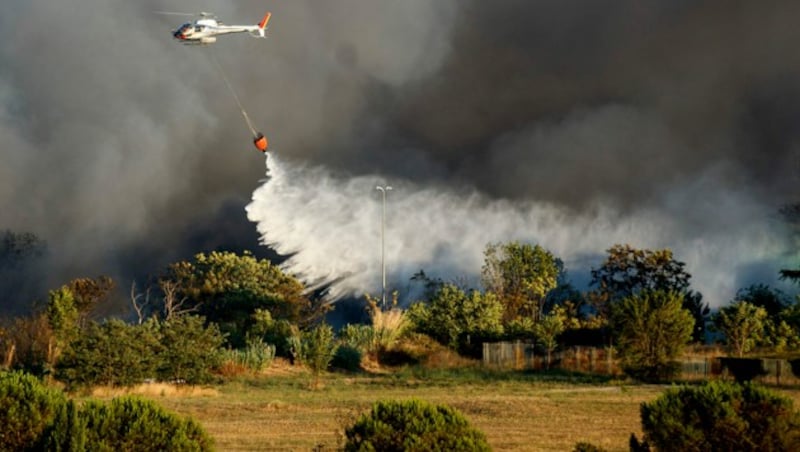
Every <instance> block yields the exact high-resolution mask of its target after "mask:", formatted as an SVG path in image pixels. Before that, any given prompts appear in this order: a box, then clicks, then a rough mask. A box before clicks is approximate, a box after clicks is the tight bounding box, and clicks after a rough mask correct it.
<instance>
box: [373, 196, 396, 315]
mask: <svg viewBox="0 0 800 452" xmlns="http://www.w3.org/2000/svg"><path fill="white" fill-rule="evenodd" d="M375 189H376V190H380V191H381V195H383V211H382V212H383V213H382V215H381V277H382V280H383V283H382V285H381V308H382V309H383V310H384V311H385V310H386V239H385V237H386V192H387V191H389V190H391V189H392V187H391V186H390V185H385V186H380V185H378V186H377V187H375Z"/></svg>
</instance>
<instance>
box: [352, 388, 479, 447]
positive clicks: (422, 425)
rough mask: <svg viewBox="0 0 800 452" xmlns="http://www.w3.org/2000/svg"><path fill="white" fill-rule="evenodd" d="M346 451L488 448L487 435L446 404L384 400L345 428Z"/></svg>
mask: <svg viewBox="0 0 800 452" xmlns="http://www.w3.org/2000/svg"><path fill="white" fill-rule="evenodd" d="M345 436H346V437H347V441H346V443H345V450H346V451H374V450H380V451H450V450H458V451H488V450H490V448H489V445H488V444H487V443H486V437H485V436H484V434H483V433H482V432H481V431H479V430H477V429H475V428H473V427H470V426H469V423H468V422H467V420H466V419H465V418H464V416H463V415H462V414H461V413H460V412H458V411H457V410H455V409H453V408H450V407H448V406H446V405H431V404H429V403H427V402H424V401H421V400H406V401H382V402H377V403H375V404H374V405H373V406H372V409H371V410H370V412H368V413H364V414H362V415H361V416H359V418H358V419H357V420H356V422H355V423H354V424H353V425H352V426H350V427H348V428H347V429H345Z"/></svg>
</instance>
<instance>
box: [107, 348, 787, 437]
mask: <svg viewBox="0 0 800 452" xmlns="http://www.w3.org/2000/svg"><path fill="white" fill-rule="evenodd" d="M312 381H313V378H312V376H311V375H310V373H308V372H306V371H304V370H303V369H302V368H298V367H294V366H290V365H289V364H288V363H286V362H284V361H282V360H276V362H275V363H273V366H272V367H271V368H270V369H269V370H268V371H267V372H265V373H264V374H261V375H257V376H252V375H251V376H247V377H242V378H239V379H236V380H234V381H231V382H229V383H226V384H224V385H221V386H218V387H216V388H214V389H210V390H209V389H194V390H187V389H183V390H175V389H174V388H173V389H170V388H168V387H166V386H164V385H158V388H156V387H155V385H152V386H151V385H143V386H140V387H137V388H135V389H133V390H131V391H130V392H133V393H137V394H142V395H143V396H144V397H148V398H152V399H154V400H157V401H158V402H159V403H160V404H162V405H163V406H164V407H166V408H168V409H171V410H174V411H176V412H178V413H181V414H185V415H190V416H192V417H193V418H195V419H196V420H198V421H199V422H200V423H201V424H202V425H203V426H204V427H205V428H206V429H207V431H208V432H209V433H210V434H211V435H212V436H213V437H214V438H215V440H216V444H217V447H218V449H219V450H222V451H259V450H302V451H309V450H312V449H314V448H315V447H318V446H322V450H335V449H336V448H337V446H338V445H340V444H341V442H342V432H343V430H344V426H345V425H348V424H349V423H350V422H352V420H353V419H354V418H355V416H356V415H357V414H358V413H360V412H361V411H363V410H366V409H367V408H368V407H369V406H370V405H371V404H372V403H373V402H375V401H377V400H380V399H407V398H420V399H424V400H427V401H430V402H434V403H446V404H448V405H451V406H453V407H456V408H458V409H459V410H461V411H462V412H463V413H464V415H465V416H466V417H467V418H468V419H469V420H470V422H471V423H472V424H473V425H474V426H476V427H478V428H479V429H481V430H482V431H483V432H485V433H486V435H487V438H488V441H489V444H490V445H491V446H492V447H493V448H494V450H498V451H501V450H520V451H569V450H571V449H572V447H573V446H574V445H575V443H576V442H578V441H589V442H591V443H593V444H595V445H598V446H602V447H604V448H607V449H608V450H610V451H616V450H618V451H622V450H627V446H628V438H629V436H630V434H631V433H636V434H637V435H640V434H641V431H640V426H639V405H640V403H642V402H644V401H649V400H653V399H654V398H656V397H657V396H658V395H659V394H661V392H662V391H663V390H664V387H661V386H644V385H626V384H622V383H620V382H616V381H611V382H603V381H599V380H594V381H593V380H590V379H586V378H583V377H579V376H575V377H572V376H570V375H568V374H561V375H558V374H554V375H550V376H542V375H541V374H535V373H521V372H506V373H499V372H490V371H486V370H483V369H480V368H479V367H478V366H473V367H472V368H466V369H465V368H460V369H452V368H451V369H431V368H428V367H417V368H414V369H413V370H412V369H401V370H398V371H395V372H384V373H361V374H352V375H346V374H328V375H326V376H325V377H324V378H323V380H322V385H321V387H320V388H319V389H316V390H311V389H309V388H310V385H311V382H312ZM781 391H782V392H785V393H786V394H788V395H790V396H791V397H792V398H793V399H795V401H796V403H798V402H800V390H798V389H796V388H795V389H781ZM114 395H118V394H116V393H114V392H113V391H108V390H105V391H96V392H95V393H93V397H99V398H105V397H111V396H114Z"/></svg>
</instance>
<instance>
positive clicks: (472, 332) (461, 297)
mask: <svg viewBox="0 0 800 452" xmlns="http://www.w3.org/2000/svg"><path fill="white" fill-rule="evenodd" d="M406 315H407V316H408V317H409V319H410V320H411V322H412V323H413V324H414V325H415V328H416V330H417V331H418V332H420V333H425V334H427V335H429V336H431V337H432V338H434V339H436V340H437V341H439V342H441V343H442V344H445V345H448V346H450V347H453V348H456V349H458V348H460V347H464V346H467V345H469V344H470V342H471V340H472V338H473V337H474V338H476V339H477V338H479V337H491V336H496V335H499V334H502V332H503V325H502V315H503V306H502V305H501V304H500V302H499V301H498V299H497V296H495V294H493V293H486V294H482V293H480V292H479V291H477V290H471V291H470V292H469V293H468V294H467V293H464V291H463V290H461V289H460V288H458V287H457V286H455V285H454V284H444V285H443V286H442V287H441V288H440V289H439V290H438V291H437V292H436V293H435V294H434V296H433V298H432V299H431V300H430V301H428V302H427V303H426V302H417V303H414V304H413V305H412V306H411V307H410V308H409V310H408V311H407V312H406Z"/></svg>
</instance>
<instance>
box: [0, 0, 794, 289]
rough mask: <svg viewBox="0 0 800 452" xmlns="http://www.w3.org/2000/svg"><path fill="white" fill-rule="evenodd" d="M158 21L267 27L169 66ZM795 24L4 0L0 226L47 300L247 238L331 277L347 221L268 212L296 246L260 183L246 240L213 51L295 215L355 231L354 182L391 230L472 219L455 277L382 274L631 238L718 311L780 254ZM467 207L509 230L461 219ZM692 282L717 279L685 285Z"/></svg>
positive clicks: (240, 128) (553, 12)
mask: <svg viewBox="0 0 800 452" xmlns="http://www.w3.org/2000/svg"><path fill="white" fill-rule="evenodd" d="M165 10H167V11H189V12H193V11H199V10H203V11H213V12H215V13H216V14H218V16H219V18H220V19H221V20H223V21H225V22H226V23H255V22H257V21H258V20H259V19H260V18H261V17H262V16H263V14H264V12H265V11H266V10H270V11H272V13H273V18H272V22H271V26H270V30H269V39H266V40H257V39H251V38H249V37H246V36H231V37H226V38H224V39H221V40H220V42H218V43H217V44H216V45H214V46H211V47H189V46H181V45H180V44H178V43H177V42H175V41H174V40H173V39H172V37H171V36H170V31H171V29H174V28H175V27H176V26H178V25H179V24H180V23H181V22H182V21H183V19H184V18H181V17H178V16H164V15H157V14H154V11H165ZM797 17H800V3H798V2H796V1H792V0H787V1H770V0H765V1H759V2H744V1H741V2H739V1H730V0H724V1H723V0H719V1H688V0H686V1H682V0H662V1H655V0H651V1H646V0H613V1H612V0H596V1H564V0H550V1H530V0H526V1H523V0H504V1H501V2H486V1H478V0H404V1H402V2H399V1H385V0H377V1H376V0H325V1H321V0H291V1H289V0H279V1H275V2H256V1H250V0H238V1H236V2H223V1H218V0H217V1H207V2H189V1H183V0H175V1H152V0H150V1H140V2H125V1H123V0H102V1H101V0H68V1H63V2H52V1H45V0H25V1H22V0H8V1H6V2H5V4H4V6H3V7H2V14H0V228H8V229H12V230H15V231H29V232H35V233H36V234H38V235H40V236H41V237H42V238H44V239H45V240H47V242H48V244H49V246H50V249H51V253H50V256H51V262H50V263H51V271H50V272H48V275H49V277H50V281H48V284H50V285H51V286H52V285H55V284H59V283H62V282H64V281H66V280H68V279H70V278H72V277H77V276H96V275H99V274H112V275H113V276H115V277H116V278H117V279H118V280H120V281H121V283H122V284H123V285H127V284H128V283H129V281H130V279H131V278H132V277H133V276H134V275H142V274H147V273H151V274H152V273H157V272H159V271H160V270H161V269H162V268H163V266H165V265H166V264H167V263H169V262H171V261H172V260H174V259H176V258H180V257H186V256H188V255H191V254H192V253H194V252H196V251H201V250H209V249H214V248H218V247H221V248H228V247H242V246H249V245H252V244H253V243H254V241H255V238H256V227H259V228H262V229H263V228H264V227H267V225H268V224H269V225H272V226H271V228H272V230H271V231H272V232H270V231H264V230H261V231H260V233H261V234H271V235H270V238H269V239H268V241H270V242H271V243H274V245H275V246H276V247H277V248H279V249H284V250H287V249H291V250H293V251H294V252H298V251H300V250H301V249H305V250H306V253H307V254H308V255H314V256H322V257H314V258H312V257H308V258H306V261H303V262H298V261H300V260H302V259H303V255H301V254H299V253H298V259H297V260H296V261H295V262H296V263H298V265H300V266H301V267H302V265H306V266H309V265H311V266H314V265H316V263H317V262H320V261H321V259H337V258H338V256H336V255H334V256H328V255H327V253H328V252H336V250H337V247H336V246H332V244H337V246H338V247H340V248H341V247H344V246H346V245H348V244H350V243H351V242H350V241H349V237H351V235H352V231H348V230H347V228H346V225H347V224H349V223H347V222H344V223H341V224H339V223H335V222H334V223H329V225H328V226H335V227H337V228H339V229H338V230H331V229H327V230H325V231H324V234H322V237H323V238H327V240H323V241H322V242H321V243H317V241H318V239H317V237H318V236H319V235H320V231H319V229H320V228H325V227H326V225H325V224H324V223H323V224H318V227H317V228H316V229H314V230H313V231H311V230H310V231H309V232H308V235H309V237H301V236H298V235H297V233H296V230H295V231H294V232H293V233H291V234H290V232H292V231H288V232H286V233H285V234H284V235H282V236H281V235H280V234H279V233H278V232H276V231H280V230H283V229H282V228H283V227H285V226H286V224H287V223H286V222H284V223H282V224H277V223H275V221H277V220H276V219H278V218H284V217H283V216H282V215H285V218H287V220H286V221H289V219H291V218H298V219H300V220H302V219H304V218H306V219H307V221H308V222H309V224H310V225H312V226H316V225H317V223H315V221H319V219H320V218H324V215H325V212H323V211H314V210H311V209H310V208H309V206H308V204H297V205H294V204H290V203H289V202H287V200H288V199H290V198H288V197H284V198H280V199H276V198H274V197H273V198H270V197H269V196H278V195H276V194H275V193H276V192H274V189H275V188H276V187H271V188H270V187H268V184H269V183H267V185H265V186H264V187H262V189H259V190H262V191H261V192H260V193H262V194H264V193H265V192H269V191H270V190H273V192H271V193H270V194H269V196H268V197H267V198H264V199H262V200H261V201H259V202H260V203H261V204H259V203H258V202H256V203H254V204H253V208H252V209H251V210H252V211H253V212H256V211H257V212H256V213H250V215H251V219H252V220H253V221H255V222H256V223H257V224H254V223H251V222H250V221H248V218H247V215H248V213H246V212H245V210H244V207H245V205H247V204H248V203H249V202H250V198H251V197H252V196H253V191H254V190H256V189H257V188H259V187H260V186H261V185H262V183H261V182H259V181H260V180H261V179H263V178H264V177H265V176H264V166H263V157H261V156H260V155H258V153H257V152H256V151H255V150H254V148H253V146H252V143H251V138H250V135H249V131H248V129H247V127H246V125H245V124H244V122H243V120H242V117H241V115H240V113H239V111H238V109H237V108H236V104H235V102H234V101H233V99H232V98H231V96H230V93H229V92H228V91H227V90H226V88H225V85H224V83H223V81H222V80H221V78H220V77H219V74H218V73H217V72H216V71H215V68H214V66H213V65H212V62H211V59H210V54H211V53H214V54H215V55H216V56H217V58H218V59H219V61H220V62H221V63H222V65H223V66H224V67H225V69H226V71H227V72H228V74H229V76H230V79H231V82H232V83H233V85H234V86H235V87H236V89H237V90H238V92H239V95H240V97H241V98H242V102H243V103H244V105H245V107H246V108H247V109H248V112H249V114H250V116H251V118H252V119H253V121H254V123H255V125H256V127H257V128H259V129H260V130H261V131H262V132H264V133H265V134H266V135H267V136H268V137H269V138H270V144H271V146H272V148H273V149H274V152H276V153H277V154H279V155H280V156H281V157H280V162H281V165H283V166H284V169H283V171H284V172H285V174H293V175H294V178H293V179H292V180H290V182H296V184H297V186H296V187H295V188H294V190H295V192H298V193H299V190H301V188H302V187H306V188H305V190H306V191H305V192H303V196H305V197H308V196H309V194H314V193H319V187H318V186H315V185H314V182H315V181H316V182H321V181H326V183H327V184H328V185H327V186H326V187H327V188H329V189H332V190H335V193H333V195H337V194H338V195H340V196H344V195H343V193H348V195H347V196H348V199H352V198H353V196H356V195H355V194H356V193H359V190H363V191H365V192H366V193H365V195H364V196H365V199H366V200H367V201H366V203H365V204H359V203H358V202H355V203H354V204H353V206H352V207H351V211H347V212H345V213H347V215H351V216H357V217H358V216H360V215H362V214H363V215H373V214H374V207H375V206H374V203H375V202H376V198H375V194H374V193H372V192H371V191H370V190H372V188H373V187H372V185H374V183H373V182H374V181H375V180H380V181H390V182H392V183H397V184H398V186H401V185H404V184H405V186H406V187H407V189H406V192H405V196H404V194H403V192H402V191H401V190H397V191H395V192H394V193H392V196H393V198H394V199H397V202H410V201H411V200H416V203H417V204H409V207H408V209H407V210H405V211H404V212H405V214H404V215H405V218H415V213H416V218H418V219H419V220H418V221H419V222H420V224H427V222H428V221H429V220H430V218H431V215H433V213H432V212H433V211H431V210H430V209H431V207H432V206H436V207H437V208H438V210H437V212H442V211H444V212H445V216H447V217H448V218H450V219H453V218H460V217H459V216H458V215H464V216H465V217H471V216H472V217H476V218H478V220H477V221H476V222H475V223H474V224H472V225H471V227H470V228H466V229H464V231H463V232H462V234H463V235H464V236H465V237H467V236H469V237H470V240H469V241H467V240H464V241H462V242H463V243H467V242H469V243H470V245H472V247H473V248H475V250H474V252H473V253H472V254H470V256H469V257H464V256H461V257H456V256H460V252H458V253H455V252H452V251H448V250H450V248H448V246H450V245H447V244H446V243H444V242H442V241H441V240H439V239H435V238H429V239H427V241H423V242H422V243H424V244H425V245H426V246H427V247H434V248H435V249H436V250H438V251H436V252H438V253H439V255H440V256H447V255H450V257H449V258H442V259H428V260H427V261H426V260H425V258H424V254H420V255H419V256H418V255H417V254H413V253H411V252H410V251H409V249H411V248H413V247H412V246H411V243H410V242H411V241H412V237H413V235H412V236H408V237H406V236H402V237H404V238H403V240H402V241H400V240H395V242H394V245H393V246H396V247H398V249H397V250H395V251H394V252H395V253H397V254H393V255H392V257H393V258H394V259H395V262H398V260H400V259H401V257H402V256H403V255H408V256H411V254H413V256H411V257H413V258H411V257H410V260H409V262H404V263H403V264H402V265H401V264H397V265H395V267H396V268H400V267H403V268H405V267H408V269H409V271H410V270H411V269H412V267H413V266H426V267H428V268H430V267H431V266H432V265H433V264H435V265H438V266H440V267H442V269H441V272H442V273H443V274H451V273H454V272H459V271H462V267H465V269H464V270H463V271H465V272H469V271H470V270H469V269H468V268H466V267H469V268H472V266H473V265H472V262H473V261H474V260H475V257H474V255H475V253H477V255H478V256H480V252H481V251H482V248H483V245H484V244H485V242H486V241H488V240H489V239H491V240H504V238H503V237H497V235H503V236H505V235H509V236H514V237H513V238H522V239H525V240H530V241H536V242H538V243H541V244H542V245H543V246H545V247H549V248H551V249H554V251H555V252H558V253H564V254H567V256H565V257H566V258H567V260H568V261H570V260H571V261H573V262H575V265H576V266H575V267H574V268H573V269H572V274H573V275H574V276H575V277H576V278H578V279H580V278H584V279H585V278H586V273H587V272H588V264H583V266H582V267H581V264H579V262H583V261H581V259H582V257H581V256H586V255H594V256H595V257H596V256H598V255H602V253H603V251H604V250H605V249H607V248H608V247H610V246H611V245H613V244H614V243H617V242H619V241H627V240H626V237H631V239H630V241H631V242H633V244H634V245H640V246H664V247H670V248H674V249H675V250H676V254H677V255H676V257H677V258H678V259H679V260H684V261H687V262H688V263H689V264H690V267H691V266H694V268H689V271H690V272H692V273H693V274H696V275H698V276H699V275H700V274H702V275H703V277H702V280H703V281H705V282H702V281H700V282H701V283H702V284H701V286H702V287H703V288H705V292H708V291H711V290H717V291H722V290H723V288H724V289H725V290H728V291H730V290H731V288H732V287H733V288H734V289H735V286H737V285H740V284H747V283H750V282H754V280H755V279H757V278H774V270H775V268H777V266H779V264H780V263H781V262H784V261H785V259H786V257H787V256H786V255H782V253H785V252H787V251H789V250H788V249H787V248H788V246H787V245H788V243H787V242H785V241H784V237H783V235H782V234H783V231H782V229H781V225H780V222H779V221H777V220H776V219H775V218H774V213H775V212H776V210H777V208H778V207H779V206H780V205H781V204H783V203H785V202H789V201H796V200H797V196H796V192H797V188H798V183H799V182H800V175H798V170H800V128H798V127H797V124H798V120H800V54H799V53H798V52H796V44H797V43H798V42H800V31H798V27H797V26H796V19H797ZM273 163H274V162H273ZM359 178H361V179H359ZM354 181H364V185H363V188H362V187H361V186H354V185H353V184H354V183H355V182H354ZM304 184H307V185H304ZM348 187H349V188H352V189H353V191H352V192H351V191H347V188H348ZM353 187H355V188H353ZM257 193H258V192H257ZM424 193H442V194H443V195H442V196H452V198H447V199H448V200H449V201H448V202H445V203H443V204H436V203H435V202H434V201H431V202H428V201H429V200H430V199H431V198H428V197H424V196H423V194H424ZM303 196H300V198H299V199H303ZM465 196H466V197H467V198H464V197H465ZM470 196H476V197H477V198H474V199H480V201H479V202H478V204H479V205H480V208H481V209H483V208H486V206H489V207H488V208H490V210H491V209H494V210H493V211H498V210H499V211H501V212H506V213H507V215H499V216H495V217H492V216H491V215H489V214H486V213H485V212H484V211H480V212H483V213H480V212H479V213H476V211H469V210H463V209H462V208H463V205H462V204H463V202H464V199H473V198H469V197H470ZM264 203H267V204H269V208H267V207H266V206H264ZM421 204H425V206H423V205H421ZM278 206H280V207H281V209H282V210H281V214H282V215H281V214H277V213H276V212H275V210H274V209H276V208H277V207H278ZM359 206H366V207H363V209H364V211H363V212H358V211H357V209H359V208H360V207H359ZM498 206H500V207H498ZM448 209H452V212H448ZM503 209H509V210H503ZM340 210H341V209H340ZM259 212H261V213H264V214H266V213H269V214H270V215H271V216H272V217H271V219H269V220H267V219H265V218H262V217H260V216H259V215H260V213H259ZM459 212H461V213H459ZM476 215H477V216H476ZM481 215H488V216H485V217H484V216H481ZM542 218H546V220H542ZM337 220H338V219H337ZM487 221H491V222H492V224H487V223H486V222H487ZM434 223H436V222H435V221H432V220H431V223H430V224H431V226H429V228H430V229H431V230H433V229H434V227H435V225H434ZM461 223H462V224H463V221H462V222H461ZM497 223H502V224H500V225H497ZM371 224H373V225H374V224H375V222H374V221H373V222H372V223H371ZM436 225H440V227H443V228H445V229H446V230H449V231H452V223H451V222H442V223H441V224H440V223H436ZM364 227H366V225H365V226H364ZM398 227H399V226H398ZM403 227H404V228H406V227H407V228H411V229H410V230H413V223H412V224H409V225H407V226H403ZM481 231H486V232H485V233H481ZM582 231H583V232H582ZM586 231H589V232H586ZM603 231H606V232H603ZM609 231H610V232H609ZM436 232H437V233H432V234H431V236H432V237H438V235H437V234H438V232H439V231H436ZM559 232H561V233H559ZM370 234H372V232H370ZM312 235H313V236H314V237H315V238H314V239H313V240H312V239H311V238H310V237H311V236H312ZM582 236H584V239H585V240H584V242H581V243H583V244H582V245H580V246H578V245H575V243H576V241H578V238H579V237H582ZM396 237H398V236H396ZM586 237H591V240H589V239H587V238H586ZM509 238H512V237H509ZM484 239H487V240H484ZM548 241H550V243H548ZM282 244H283V246H282ZM289 244H291V245H289ZM306 245H307V246H306ZM704 247H705V248H704ZM704 249H708V250H710V251H702V250H704ZM722 250H724V251H725V252H724V253H723V252H722ZM678 251H682V252H683V255H681V254H679V253H678ZM692 253H699V254H703V253H705V254H704V256H705V257H702V256H701V257H697V256H694V255H693V254H692ZM709 255H713V256H715V257H714V258H710V257H708V256H709ZM373 256H374V254H373ZM356 260H357V259H356ZM354 261H355V260H354ZM466 263H469V265H467V264H466ZM345 264H353V265H354V266H355V267H354V268H361V269H362V270H359V271H362V272H363V273H364V274H363V276H364V278H363V279H362V280H359V279H358V278H352V281H351V284H350V285H349V286H346V287H345V286H342V290H345V291H355V292H357V291H358V290H372V289H373V288H369V287H363V286H364V285H367V284H368V283H367V282H366V281H368V280H369V277H372V276H374V274H373V273H374V267H373V264H374V262H372V261H364V260H363V259H362V261H358V262H345ZM712 264H713V265H715V266H716V265H720V266H722V265H723V264H724V265H725V266H724V267H719V268H715V269H713V271H712V270H711V269H708V268H704V269H701V268H699V266H703V265H706V266H707V265H712ZM345 267H347V265H345ZM445 267H446V268H445ZM478 270H479V268H478V269H473V270H472V271H473V272H474V271H478ZM341 271H342V272H350V273H352V272H353V271H354V270H353V268H347V269H342V270H341ZM368 275H369V277H368ZM311 276H312V277H325V278H336V277H342V276H345V275H336V274H330V272H327V271H320V272H319V274H316V275H311ZM393 276H394V277H395V278H396V279H397V280H398V281H401V280H405V279H406V278H407V275H405V274H402V273H401V272H400V270H399V269H396V270H395V273H394V274H393ZM696 280H697V278H695V281H696ZM723 280H724V282H719V281H723ZM358 281H360V282H358ZM714 281H716V282H714ZM727 295H728V294H717V295H714V294H709V293H706V297H707V298H709V297H711V299H712V300H717V303H719V302H721V301H726V300H724V299H725V297H726V296H727Z"/></svg>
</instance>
